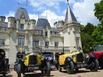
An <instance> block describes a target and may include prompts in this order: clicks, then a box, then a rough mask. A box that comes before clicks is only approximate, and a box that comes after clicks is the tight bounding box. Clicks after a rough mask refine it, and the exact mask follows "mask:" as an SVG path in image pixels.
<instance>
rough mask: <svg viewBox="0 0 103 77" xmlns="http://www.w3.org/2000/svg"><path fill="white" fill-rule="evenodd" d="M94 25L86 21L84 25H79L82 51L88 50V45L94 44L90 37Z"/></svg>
mask: <svg viewBox="0 0 103 77" xmlns="http://www.w3.org/2000/svg"><path fill="white" fill-rule="evenodd" d="M95 28H96V27H95V26H94V25H92V24H90V23H88V24H87V25H86V26H83V25H81V26H80V29H81V40H82V46H83V51H84V52H85V53H87V52H89V51H90V47H92V46H93V45H94V39H93V37H92V33H93V32H94V30H95Z"/></svg>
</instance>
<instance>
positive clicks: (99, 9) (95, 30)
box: [81, 0, 103, 52]
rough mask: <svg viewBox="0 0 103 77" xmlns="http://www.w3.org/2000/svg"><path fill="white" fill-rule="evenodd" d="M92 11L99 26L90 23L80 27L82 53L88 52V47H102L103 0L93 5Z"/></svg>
mask: <svg viewBox="0 0 103 77" xmlns="http://www.w3.org/2000/svg"><path fill="white" fill-rule="evenodd" d="M94 11H95V16H96V17H97V18H98V19H99V21H100V22H101V24H99V25H97V26H94V25H92V24H90V23H88V24H87V25H86V26H83V25H81V40H82V46H83V51H84V52H89V51H90V47H93V46H95V45H98V44H102V45H103V0H101V1H100V2H99V3H96V4H95V10H94Z"/></svg>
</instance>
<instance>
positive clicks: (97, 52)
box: [90, 45, 103, 69]
mask: <svg viewBox="0 0 103 77" xmlns="http://www.w3.org/2000/svg"><path fill="white" fill-rule="evenodd" d="M90 55H92V56H95V57H96V58H97V59H98V61H99V66H100V68H102V69H103V45H96V46H94V47H92V50H91V53H90Z"/></svg>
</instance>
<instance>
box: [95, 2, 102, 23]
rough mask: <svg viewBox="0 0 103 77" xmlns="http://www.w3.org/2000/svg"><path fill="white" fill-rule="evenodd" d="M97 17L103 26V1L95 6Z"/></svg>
mask: <svg viewBox="0 0 103 77" xmlns="http://www.w3.org/2000/svg"><path fill="white" fill-rule="evenodd" d="M95 16H96V17H97V18H98V19H99V21H100V22H101V23H102V24H103V0H101V1H100V3H96V4H95Z"/></svg>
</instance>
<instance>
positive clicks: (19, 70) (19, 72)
mask: <svg viewBox="0 0 103 77" xmlns="http://www.w3.org/2000/svg"><path fill="white" fill-rule="evenodd" d="M16 72H17V75H18V77H21V64H18V65H17V66H16Z"/></svg>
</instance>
